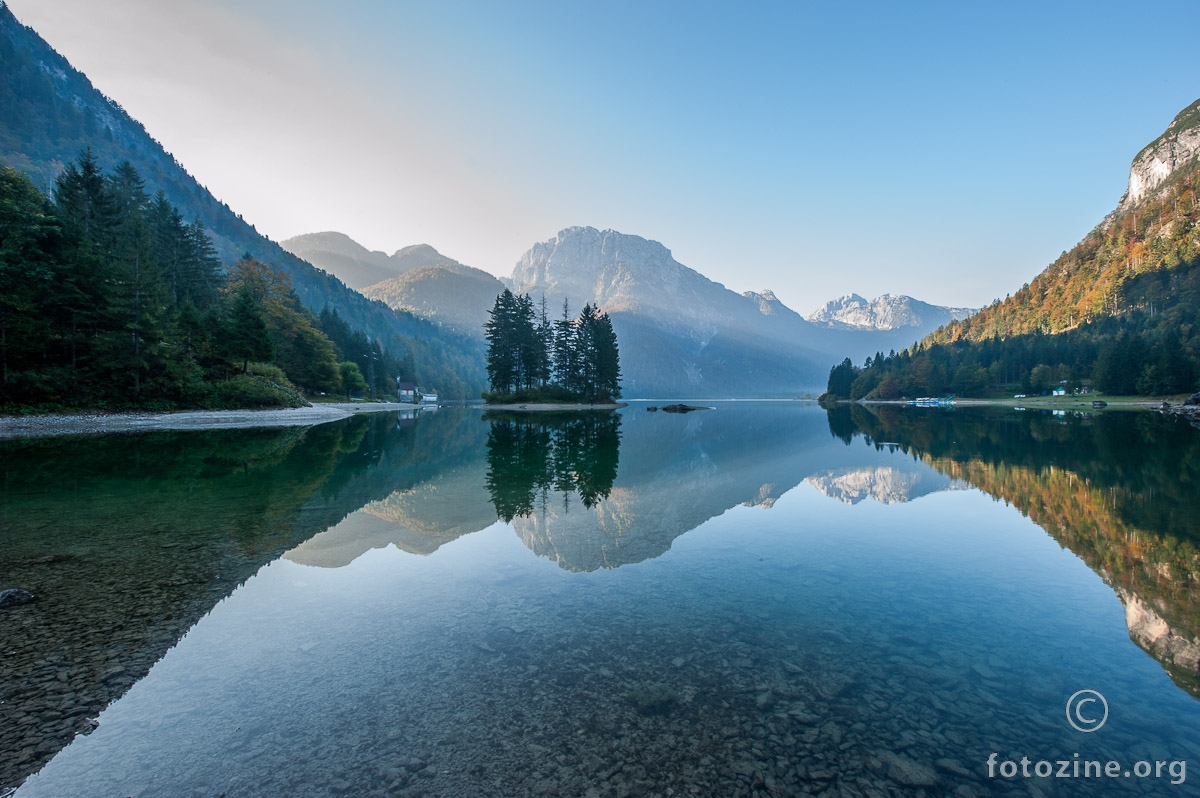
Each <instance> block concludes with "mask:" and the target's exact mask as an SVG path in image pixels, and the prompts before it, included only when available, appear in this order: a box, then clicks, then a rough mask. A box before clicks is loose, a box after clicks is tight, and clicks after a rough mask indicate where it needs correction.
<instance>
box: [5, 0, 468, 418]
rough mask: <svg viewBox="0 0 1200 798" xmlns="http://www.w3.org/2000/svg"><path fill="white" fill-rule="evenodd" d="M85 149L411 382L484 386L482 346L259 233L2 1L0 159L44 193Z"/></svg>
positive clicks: (459, 389) (448, 389)
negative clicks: (326, 313) (378, 298)
mask: <svg viewBox="0 0 1200 798" xmlns="http://www.w3.org/2000/svg"><path fill="white" fill-rule="evenodd" d="M87 148H90V149H91V152H92V154H93V156H94V157H95V159H96V161H97V163H98V164H99V165H100V167H101V168H102V169H104V170H105V171H111V170H112V169H114V168H115V167H116V166H118V165H119V164H121V163H122V162H124V161H129V162H130V163H131V164H132V165H133V166H134V167H135V168H136V170H137V172H138V173H139V175H140V176H141V178H142V179H143V180H144V181H145V188H146V191H147V192H148V193H149V194H150V195H151V196H153V195H155V194H156V193H157V192H159V191H162V192H163V194H164V196H165V197H166V199H167V200H168V201H169V202H170V203H171V204H172V205H173V206H175V207H176V208H178V209H179V211H180V213H181V214H182V216H183V218H184V219H185V220H186V221H188V222H191V221H199V222H200V223H202V224H203V226H204V228H205V229H206V230H207V231H208V233H209V236H210V238H211V240H212V243H213V245H214V247H215V248H216V251H217V254H218V257H219V258H220V260H221V261H222V263H223V264H225V265H226V266H228V265H231V264H233V263H235V262H236V261H238V260H239V259H241V258H242V256H243V255H245V254H249V255H251V256H252V257H253V258H255V259H257V260H259V261H262V262H263V263H266V264H268V265H270V266H274V267H278V268H281V269H282V270H283V271H284V272H286V273H287V275H288V276H289V277H290V279H291V283H292V286H293V288H294V290H295V292H296V295H297V296H298V297H299V299H300V301H301V302H302V303H303V304H304V305H305V306H306V307H308V308H310V309H311V310H313V311H314V312H319V311H321V310H322V309H324V308H325V307H327V306H328V307H329V308H330V309H332V310H336V311H337V312H338V314H339V315H340V317H341V318H342V319H344V320H345V321H346V322H347V323H348V324H350V325H351V326H352V327H353V328H354V329H356V330H359V331H361V332H363V333H365V334H366V335H367V336H368V337H369V338H370V339H372V340H373V341H376V342H378V343H379V344H380V345H381V346H382V347H383V348H385V349H386V350H388V351H389V352H390V353H391V354H392V355H393V356H394V357H395V358H396V359H397V360H398V361H399V362H405V363H410V364H412V369H413V371H414V373H412V374H409V375H405V376H407V377H408V378H410V379H415V380H416V381H418V382H421V383H422V385H425V386H428V387H429V388H430V389H433V390H438V391H439V392H440V393H441V394H442V395H443V396H457V397H461V396H468V395H478V392H479V390H481V389H482V387H483V385H484V371H483V350H482V346H481V345H480V344H479V343H478V342H476V341H475V340H473V339H470V338H466V337H463V336H459V335H455V334H453V333H449V332H447V331H444V330H440V329H439V328H438V327H437V326H436V325H432V324H430V323H429V322H427V321H425V320H423V319H420V318H417V317H416V316H414V315H412V314H410V313H404V312H396V311H394V310H392V309H391V308H388V307H387V306H386V305H384V304H383V303H381V302H372V301H370V300H368V299H366V298H365V297H363V296H362V295H360V294H358V293H356V292H355V291H353V290H351V289H350V288H348V287H347V286H346V285H345V284H344V283H342V282H341V281H340V280H338V279H337V278H335V277H333V276H332V275H329V274H327V273H325V272H323V271H321V270H319V269H316V268H314V267H313V266H311V265H310V264H308V263H306V262H305V261H303V260H301V259H300V258H297V257H296V256H294V255H292V254H291V253H289V252H286V251H285V250H283V249H282V248H281V247H280V246H279V245H278V244H276V243H275V242H273V241H270V240H269V239H267V238H266V237H264V236H263V235H261V234H259V233H258V231H257V230H255V229H254V227H253V225H251V224H249V223H248V222H246V221H245V220H243V219H242V218H241V216H240V215H238V214H236V213H235V212H234V211H233V210H232V209H231V208H229V206H228V205H225V204H224V203H222V202H220V201H218V200H217V199H216V198H215V197H213V196H212V194H211V193H209V191H208V190H207V189H206V188H204V187H203V186H201V185H200V184H199V183H198V182H197V181H196V180H195V179H194V178H193V177H192V176H191V175H189V174H188V173H187V171H186V170H185V169H184V168H183V166H182V165H181V164H180V163H179V162H177V161H176V160H175V158H174V157H173V156H171V154H170V153H168V152H166V151H165V150H164V149H163V147H162V146H161V145H160V144H159V143H158V142H157V141H155V140H154V139H153V138H152V137H151V136H150V134H149V133H148V132H147V131H146V130H145V128H144V127H143V126H142V125H141V124H140V123H138V122H137V121H136V120H134V119H133V118H131V117H130V116H129V115H128V114H127V113H126V112H125V111H124V110H123V109H122V108H121V106H120V105H119V104H118V103H117V102H116V101H114V100H111V99H109V98H107V97H105V96H104V95H103V94H101V93H100V92H99V91H98V90H97V89H95V88H94V87H93V86H92V84H91V82H90V81H89V80H88V79H87V77H86V76H85V75H83V74H82V73H80V72H78V71H77V70H75V69H74V68H73V67H72V66H71V65H70V64H69V63H68V62H67V60H66V59H65V58H63V57H62V56H61V55H59V54H58V53H57V52H55V51H54V49H53V48H51V47H50V46H49V45H48V44H47V43H46V42H45V41H44V40H42V39H41V37H39V36H38V35H37V33H36V32H34V31H33V30H32V29H30V28H27V27H25V26H23V25H21V24H20V22H18V21H17V19H16V18H15V17H14V16H13V14H12V12H11V11H10V10H9V9H8V7H7V5H5V4H4V3H2V2H0V162H3V163H6V164H8V165H9V166H12V167H14V168H16V169H18V170H19V171H22V172H24V173H25V174H27V175H29V177H30V178H31V179H32V180H33V182H34V184H35V185H36V186H37V187H38V188H39V189H41V190H42V191H43V192H45V193H50V191H51V190H52V189H53V186H54V181H55V179H56V178H57V177H58V175H59V174H61V172H62V171H63V169H64V168H65V167H66V165H67V164H69V163H71V162H72V161H74V160H75V159H76V158H77V157H78V156H79V154H80V153H81V152H82V151H83V150H84V149H87Z"/></svg>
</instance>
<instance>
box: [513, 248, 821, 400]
mask: <svg viewBox="0 0 1200 798" xmlns="http://www.w3.org/2000/svg"><path fill="white" fill-rule="evenodd" d="M512 281H513V290H514V291H516V292H518V293H528V294H530V295H531V296H539V297H540V296H543V295H544V296H545V297H546V299H547V302H548V304H549V306H550V309H551V311H552V313H554V314H555V315H557V312H558V311H559V309H560V308H561V307H562V304H563V301H564V300H565V301H567V302H568V303H569V304H570V307H571V308H573V309H576V310H577V309H578V308H580V307H582V306H583V304H584V303H587V302H590V303H592V304H595V305H599V306H600V308H601V309H603V310H604V311H605V312H607V313H608V314H609V317H610V318H611V319H612V322H613V327H614V329H615V330H616V332H617V337H618V340H619V341H620V345H621V369H622V373H623V374H624V377H625V385H626V389H627V390H626V393H627V395H630V396H666V395H675V396H679V395H686V396H695V397H702V396H708V397H714V398H719V397H730V396H769V395H782V396H787V395H792V396H794V395H796V394H798V393H801V392H803V391H806V390H812V389H813V388H814V387H819V384H820V382H821V380H822V379H823V378H824V374H825V372H826V369H827V366H826V365H825V362H826V360H827V359H828V356H827V355H826V354H825V353H824V352H823V351H821V349H820V343H821V342H820V341H818V340H815V338H814V336H813V335H812V333H813V330H814V328H813V327H812V325H810V324H808V322H806V321H804V320H803V319H802V318H801V317H800V316H799V315H798V314H796V313H793V312H791V311H786V308H783V306H782V305H778V309H779V310H780V311H781V312H779V313H764V305H763V298H764V297H763V295H754V296H745V295H742V294H738V293H736V292H734V291H730V290H729V289H727V288H725V286H723V285H721V284H719V283H715V282H713V281H712V280H709V279H708V278H707V277H704V276H703V275H702V274H700V273H699V272H696V271H695V270H693V269H690V268H688V267H687V266H684V265H683V264H681V263H679V262H678V261H676V260H675V259H674V258H673V257H672V256H671V251H670V250H668V249H667V248H666V247H664V246H663V245H662V244H660V243H658V242H657V241H650V240H648V239H645V238H641V237H640V236H633V235H626V234H623V233H619V232H617V231H615V230H603V231H601V230H597V229H595V228H593V227H569V228H566V229H565V230H562V231H561V232H559V234H558V235H557V236H555V237H554V238H552V239H550V240H548V241H543V242H540V243H538V244H534V245H533V247H532V248H530V249H529V251H528V252H526V253H525V254H524V255H523V256H521V259H520V260H518V261H517V264H516V266H515V267H514V268H513V276H512ZM768 305H769V301H768ZM782 311H786V312H782ZM817 337H819V336H817ZM814 343H815V344H817V345H816V346H814Z"/></svg>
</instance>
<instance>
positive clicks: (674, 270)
mask: <svg viewBox="0 0 1200 798" xmlns="http://www.w3.org/2000/svg"><path fill="white" fill-rule="evenodd" d="M512 282H513V290H514V291H516V292H517V293H530V294H545V295H546V297H547V298H548V299H549V300H551V301H552V302H554V303H556V304H557V303H560V302H561V301H562V299H568V300H569V301H570V303H571V306H572V307H573V308H575V309H578V308H580V307H582V306H583V304H584V303H585V302H592V303H595V304H597V305H599V306H600V307H601V308H603V309H604V310H606V311H608V312H614V311H619V310H631V309H634V308H637V307H656V308H673V309H674V310H675V311H676V312H677V313H679V314H682V315H688V313H689V312H690V309H691V308H698V307H699V306H700V305H701V304H702V303H700V302H699V301H698V300H699V295H702V294H706V293H708V292H710V291H712V290H714V289H715V290H716V291H724V290H725V289H724V287H723V286H721V285H719V284H717V283H714V282H712V281H711V280H709V279H708V278H706V277H704V276H703V275H701V274H699V273H698V272H696V271H693V270H692V269H689V268H688V267H686V266H684V265H683V264H681V263H679V262H677V261H676V260H675V259H674V258H673V257H671V250H669V249H667V248H666V247H664V246H663V245H662V244H660V243H658V242H657V241H650V240H649V239H645V238H642V237H641V236H635V235H627V234H625V233H619V232H617V231H616V230H597V229H596V228H594V227H568V228H566V229H565V230H562V231H560V232H559V234H558V235H557V236H555V237H554V238H552V239H551V240H549V241H544V242H541V243H539V244H534V245H533V247H532V248H530V249H529V251H528V252H526V253H525V254H524V255H522V256H521V259H520V260H519V261H517V264H516V266H515V267H514V268H513V276H512ZM734 296H736V295H734Z"/></svg>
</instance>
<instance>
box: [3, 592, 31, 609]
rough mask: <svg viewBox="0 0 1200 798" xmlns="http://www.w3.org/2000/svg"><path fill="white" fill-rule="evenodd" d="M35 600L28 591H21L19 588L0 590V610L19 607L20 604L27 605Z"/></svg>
mask: <svg viewBox="0 0 1200 798" xmlns="http://www.w3.org/2000/svg"><path fill="white" fill-rule="evenodd" d="M35 598H36V596H34V595H33V594H32V593H30V592H29V591H28V590H22V589H21V588H19V587H10V588H9V589H7V590H0V609H4V610H6V609H8V608H9V607H20V606H21V605H22V604H28V603H29V602H31V601H33V600H34V599H35Z"/></svg>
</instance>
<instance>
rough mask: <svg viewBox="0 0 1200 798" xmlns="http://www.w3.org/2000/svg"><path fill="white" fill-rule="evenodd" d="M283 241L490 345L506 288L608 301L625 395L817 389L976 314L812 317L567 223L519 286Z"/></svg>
mask: <svg viewBox="0 0 1200 798" xmlns="http://www.w3.org/2000/svg"><path fill="white" fill-rule="evenodd" d="M284 246H285V247H286V248H288V249H290V250H291V251H292V252H294V253H295V254H297V255H303V256H304V257H306V258H309V259H310V260H311V261H312V262H313V263H314V264H316V265H317V266H319V267H321V268H324V269H326V270H328V271H329V272H330V273H332V274H336V275H338V276H339V277H342V278H343V279H347V280H350V279H352V278H353V274H359V275H363V274H366V273H371V274H380V273H382V272H383V271H384V270H385V269H386V270H390V272H391V274H392V275H393V276H390V277H389V278H388V279H385V280H382V281H380V282H377V283H375V284H373V285H368V286H365V287H364V288H363V289H362V292H363V293H364V294H365V295H366V296H367V297H369V298H371V299H376V300H379V301H381V302H384V303H385V304H387V305H388V306H389V307H392V308H395V309H397V310H402V311H408V312H411V313H413V314H415V315H417V316H419V317H421V318H424V319H428V320H431V321H434V322H436V323H438V324H440V325H442V326H443V327H444V328H446V329H450V330H454V331H457V332H461V333H463V334H466V335H471V336H475V337H476V338H478V339H480V340H482V335H483V323H484V322H485V321H486V320H487V318H488V311H489V310H490V309H491V308H492V305H493V304H494V302H495V298H496V295H497V294H498V293H500V292H501V291H503V290H504V288H506V287H508V288H510V289H511V290H513V291H515V292H517V293H528V294H530V295H531V296H533V297H534V298H535V299H539V300H540V298H541V297H542V296H543V295H544V296H545V297H546V300H547V313H548V315H550V316H551V317H553V318H557V317H558V316H560V315H561V312H562V303H563V300H567V301H568V303H569V304H570V307H571V309H572V313H574V312H576V311H578V310H579V309H580V308H582V306H583V304H584V303H585V302H590V303H592V304H594V305H598V306H599V307H600V308H601V309H602V310H604V311H606V312H607V313H608V314H609V315H610V317H611V318H612V320H613V325H614V328H615V329H616V331H617V335H618V339H619V341H620V345H621V357H622V371H623V374H624V378H625V379H624V385H625V388H626V391H625V393H626V395H628V396H641V397H662V396H676V397H679V396H709V397H728V396H795V395H797V394H800V393H803V392H806V391H816V390H818V389H819V388H820V387H821V386H822V385H823V383H824V381H825V378H826V377H827V376H828V372H829V369H830V367H831V366H832V365H833V364H835V363H837V362H838V361H840V360H841V359H842V358H843V357H845V355H846V354H847V353H849V354H851V355H852V357H853V359H854V360H855V361H861V360H862V359H863V358H865V357H867V356H873V355H875V354H876V353H878V352H887V351H889V350H894V349H902V348H904V347H906V346H909V345H911V344H912V343H913V342H914V341H916V340H918V339H920V338H921V336H923V335H925V334H927V333H929V332H930V331H932V330H934V329H937V328H938V327H939V326H941V325H943V324H945V323H947V322H948V321H950V320H951V319H953V318H955V317H961V316H963V315H965V314H966V313H968V312H969V311H967V310H966V309H962V308H941V307H938V306H936V305H930V304H928V303H925V302H919V301H918V300H915V299H913V298H911V297H891V296H883V297H880V298H878V299H876V300H874V302H870V303H868V302H867V301H866V300H864V299H862V298H861V297H859V296H858V295H857V294H851V295H850V296H849V297H844V298H843V299H841V300H836V301H834V302H831V303H829V304H827V305H826V306H825V307H824V308H823V309H822V310H821V311H818V312H817V313H816V314H814V316H815V317H816V322H815V323H814V321H813V320H806V319H804V318H803V317H802V316H800V314H798V313H796V312H795V311H794V310H792V309H791V308H789V307H787V306H786V305H784V304H783V303H782V302H780V301H779V299H778V297H776V296H775V294H774V293H773V292H771V291H770V290H764V291H747V292H745V293H742V294H738V293H735V292H733V291H730V290H728V289H726V288H725V287H724V286H722V285H720V284H718V283H715V282H713V281H712V280H709V279H708V278H706V277H704V276H703V275H701V274H699V273H698V272H696V271H694V270H693V269H690V268H688V267H686V266H684V265H683V264H681V263H679V262H678V261H676V260H675V259H674V258H673V257H672V256H671V252H670V250H668V249H667V248H666V247H664V246H663V245H662V244H659V243H658V242H656V241H649V240H647V239H645V238H641V237H639V236H633V235H626V234H623V233H619V232H617V231H614V230H605V231H603V232H601V231H599V230H596V229H595V228H591V227H572V228H568V229H566V230H563V231H562V232H560V233H559V234H558V236H556V237H555V238H554V239H552V240H550V241H546V242H541V243H539V244H536V245H534V246H533V247H532V248H531V249H530V250H529V251H528V252H526V253H525V255H523V256H522V258H521V259H520V261H518V263H517V264H516V266H515V268H514V270H513V275H512V277H511V278H510V279H497V278H496V277H493V276H492V275H490V274H488V273H486V272H483V271H481V270H479V269H475V268H472V267H470V266H466V265H464V264H462V263H459V262H458V261H455V260H453V259H451V258H448V257H446V256H445V255H442V254H441V253H439V252H438V251H437V250H436V249H434V248H433V247H430V246H428V245H424V244H422V245H417V246H410V247H405V248H404V249H401V250H399V251H397V252H396V253H395V254H393V255H391V256H390V257H388V256H385V255H384V254H383V253H382V252H370V251H368V250H367V249H366V248H364V247H362V246H360V245H359V244H357V243H355V242H354V241H352V240H350V239H349V238H348V237H346V236H344V235H342V234H340V233H314V234H310V235H304V236H297V237H296V238H292V239H289V240H288V241H285V242H284ZM352 270H355V271H352ZM357 279H359V280H360V281H361V280H363V279H366V278H365V277H361V276H360V277H359V278H357ZM856 305H859V306H862V307H863V308H865V311H864V312H863V313H860V314H859V315H858V316H854V315H852V313H851V311H852V310H853V307H854V306H856ZM839 311H841V312H843V313H842V316H841V317H837V314H838V313H839ZM864 318H865V319H867V320H866V321H864Z"/></svg>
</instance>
